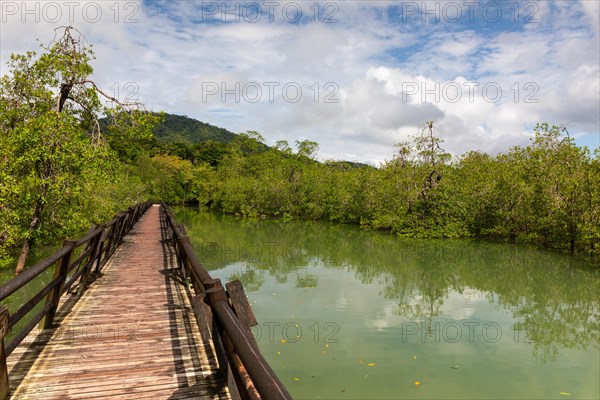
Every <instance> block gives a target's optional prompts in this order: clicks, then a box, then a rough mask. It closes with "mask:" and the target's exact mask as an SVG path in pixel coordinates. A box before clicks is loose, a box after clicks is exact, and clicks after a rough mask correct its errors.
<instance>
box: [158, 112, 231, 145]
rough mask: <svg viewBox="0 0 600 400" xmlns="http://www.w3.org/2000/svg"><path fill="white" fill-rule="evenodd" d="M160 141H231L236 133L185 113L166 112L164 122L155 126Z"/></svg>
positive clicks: (190, 142) (192, 142)
mask: <svg viewBox="0 0 600 400" xmlns="http://www.w3.org/2000/svg"><path fill="white" fill-rule="evenodd" d="M153 132H154V136H155V137H156V141H157V142H159V143H174V142H178V143H187V144H195V143H200V142H204V141H206V140H216V141H218V142H223V143H229V142H231V141H232V140H233V139H234V138H235V136H236V134H235V133H233V132H230V131H228V130H227V129H224V128H219V127H217V126H214V125H211V124H207V123H205V122H201V121H198V120H195V119H193V118H189V117H187V116H185V115H175V114H167V113H165V114H164V122H163V123H161V124H158V125H156V126H155V127H154V130H153Z"/></svg>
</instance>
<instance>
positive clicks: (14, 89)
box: [0, 29, 600, 264]
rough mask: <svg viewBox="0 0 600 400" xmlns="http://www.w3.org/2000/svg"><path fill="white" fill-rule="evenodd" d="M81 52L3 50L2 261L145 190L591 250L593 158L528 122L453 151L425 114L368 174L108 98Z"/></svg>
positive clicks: (305, 146) (598, 184)
mask: <svg viewBox="0 0 600 400" xmlns="http://www.w3.org/2000/svg"><path fill="white" fill-rule="evenodd" d="M92 57H93V54H92V52H91V51H90V49H89V48H87V47H85V46H84V45H83V44H82V43H81V41H80V40H78V39H75V38H74V37H73V36H72V35H71V31H70V30H69V29H67V31H65V34H64V36H63V37H62V38H61V39H60V40H59V41H57V42H55V43H53V44H52V45H51V46H47V47H43V52H42V54H41V55H39V56H38V55H37V54H36V53H35V52H28V53H26V54H24V55H13V56H12V57H11V60H10V61H9V63H8V64H9V69H10V71H11V73H10V74H8V75H4V76H2V78H1V80H0V109H1V110H2V113H1V116H0V221H2V227H1V228H0V229H1V231H0V259H2V260H4V261H3V262H4V263H5V264H8V263H9V262H12V261H11V260H12V257H11V255H12V256H14V251H12V250H11V249H15V248H16V246H22V248H23V252H24V253H25V255H24V257H23V256H21V260H20V262H19V264H22V262H23V259H24V258H26V256H27V253H28V249H29V247H30V245H31V244H32V243H33V242H34V241H36V242H38V243H44V242H49V241H55V240H57V239H60V238H64V237H66V236H73V235H76V234H80V233H81V232H82V231H83V230H85V229H87V228H88V227H89V226H90V225H91V224H92V223H98V222H101V221H104V220H107V219H108V218H110V217H111V216H112V215H113V214H114V213H115V212H116V211H117V210H120V209H123V208H125V207H126V206H129V205H132V204H133V203H135V202H137V201H140V200H145V199H149V198H150V199H154V200H165V201H168V202H171V203H181V202H189V201H197V202H198V203H199V204H201V205H206V206H209V207H212V208H214V209H217V210H221V211H223V212H226V213H233V214H238V215H240V216H244V217H263V216H275V217H281V218H284V219H291V218H305V219H323V220H329V221H336V222H342V223H356V224H360V225H362V226H365V227H368V228H373V229H386V230H390V231H392V232H394V233H396V234H398V235H402V236H411V237H464V236H484V237H494V238H503V239H508V240H511V241H527V242H534V243H537V244H541V245H544V246H549V247H555V248H561V249H570V250H571V251H583V252H586V253H589V252H592V253H596V254H597V253H598V252H599V247H600V246H598V243H599V242H600V152H599V150H598V149H597V150H596V151H595V153H594V154H593V155H592V154H590V152H589V150H588V149H585V148H583V149H582V148H579V147H577V146H576V145H575V144H574V142H573V140H572V138H570V137H569V136H568V134H567V132H566V130H565V128H563V127H560V126H550V125H548V124H540V125H538V126H537V128H536V129H535V132H534V134H535V136H534V138H533V139H532V142H531V144H530V145H529V146H527V147H515V148H512V149H510V150H509V151H508V152H505V153H502V154H499V155H496V156H491V155H488V154H484V153H481V152H477V151H473V152H469V153H467V154H464V155H462V156H460V157H455V158H453V157H451V156H450V155H449V154H447V153H445V152H444V151H443V149H442V140H441V139H440V138H439V137H438V136H437V135H436V134H435V129H434V126H433V122H427V123H425V124H424V125H423V127H422V130H421V131H420V132H419V133H418V134H417V135H416V136H415V137H414V138H413V139H414V140H413V142H412V143H400V144H398V145H397V149H398V151H397V154H396V155H395V157H394V158H393V159H392V160H389V161H387V162H386V163H384V164H383V165H381V166H380V167H379V168H374V167H370V166H366V165H363V164H356V163H348V162H339V161H327V162H318V161H316V153H317V151H318V144H317V143H315V142H311V141H306V140H305V141H302V142H296V151H293V149H292V148H291V147H290V145H289V144H288V143H287V142H285V141H280V142H277V143H276V144H275V145H274V146H273V147H268V146H267V145H266V144H265V143H264V139H263V138H262V137H261V136H260V135H259V134H258V133H256V132H247V133H245V134H240V135H234V134H231V132H228V131H226V130H224V129H220V128H216V127H213V126H211V125H208V124H203V123H199V122H197V121H195V122H194V120H191V119H189V118H186V117H181V116H173V115H168V114H167V115H158V114H154V113H148V112H144V111H143V108H142V107H141V105H140V104H123V103H120V102H119V101H118V99H114V98H112V97H110V96H108V95H106V94H105V93H104V92H102V90H101V89H100V88H99V87H98V86H97V85H96V84H95V83H94V82H93V81H91V80H90V76H91V74H92V72H93V70H92V68H91V66H90V60H91V58H92ZM102 100H104V101H102ZM161 118H164V119H165V121H164V123H162V124H158V125H157V123H159V122H160V120H161ZM153 130H154V135H152V132H153ZM11 251H12V253H11Z"/></svg>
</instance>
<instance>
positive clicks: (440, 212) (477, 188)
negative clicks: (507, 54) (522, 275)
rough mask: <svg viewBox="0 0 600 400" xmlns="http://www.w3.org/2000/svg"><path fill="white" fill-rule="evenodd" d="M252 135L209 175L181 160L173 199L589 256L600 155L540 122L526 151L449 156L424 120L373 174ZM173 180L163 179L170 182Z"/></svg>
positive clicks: (595, 234)
mask: <svg viewBox="0 0 600 400" xmlns="http://www.w3.org/2000/svg"><path fill="white" fill-rule="evenodd" d="M261 142H262V138H261V137H260V136H259V135H257V134H256V133H249V134H243V135H240V136H238V137H236V139H234V140H233V141H232V143H231V145H230V146H229V147H228V149H227V152H226V153H224V155H223V158H222V159H221V160H219V162H218V164H217V166H216V167H212V166H209V165H207V164H206V163H199V162H197V161H195V160H194V159H193V158H187V159H186V157H185V155H184V154H183V153H180V154H172V155H171V156H170V157H177V158H176V159H178V160H181V159H184V160H187V161H188V162H189V164H187V165H186V164H180V165H179V166H180V167H181V169H180V170H179V171H180V172H179V175H180V176H188V177H189V179H188V180H186V179H184V180H182V181H179V182H180V184H176V182H177V181H176V180H170V181H169V182H170V184H171V185H176V187H177V189H176V187H175V186H171V191H170V193H166V192H163V193H162V195H163V196H166V197H167V198H168V199H169V200H170V201H172V202H177V201H184V200H190V199H197V200H198V201H199V202H200V203H201V204H206V205H209V206H210V207H213V208H215V209H218V210H221V211H224V212H226V213H234V214H239V215H242V216H246V217H262V216H276V217H282V218H288V219H289V218H306V219H324V220H330V221H336V222H342V223H355V224H361V225H362V226H365V227H369V228H374V229H386V230H391V231H392V232H394V233H396V234H398V235H401V236H409V237H465V236H479V237H493V238H501V239H507V240H510V241H522V242H532V243H536V244H540V245H544V246H548V247H554V248H560V249H568V250H572V251H576V250H580V251H583V252H596V253H597V252H598V250H599V249H598V244H599V243H600V152H599V150H596V151H595V153H594V155H593V156H592V155H591V154H590V152H589V150H588V149H586V148H583V149H582V148H579V147H577V146H576V145H575V144H574V141H573V139H572V138H570V137H569V136H568V134H567V132H566V130H565V128H564V127H558V126H550V125H548V124H540V125H538V126H537V127H536V129H535V132H534V137H533V138H532V142H531V144H530V145H529V146H527V147H514V148H512V149H510V150H509V151H507V152H505V153H501V154H498V155H496V156H491V155H488V154H485V153H481V152H477V151H473V152H469V153H467V154H464V155H462V156H460V157H458V158H452V157H451V156H450V155H449V154H447V153H445V152H444V151H443V150H442V148H441V145H442V141H441V140H440V138H439V137H437V136H436V135H435V131H434V129H433V123H427V124H425V125H424V128H423V130H422V131H421V133H420V134H419V135H417V136H416V137H415V138H414V142H413V143H401V144H399V145H397V148H398V151H397V154H396V155H395V157H394V158H393V159H392V160H389V161H388V162H386V163H384V164H383V165H381V166H380V167H379V168H373V167H368V166H360V165H358V166H357V165H353V164H346V163H339V162H325V163H320V162H317V161H315V159H314V157H315V153H316V150H317V148H318V145H317V144H316V143H313V142H307V141H304V142H297V145H298V150H297V152H295V153H294V152H293V151H292V149H291V148H290V147H289V145H288V144H287V143H285V142H279V143H277V145H276V146H275V147H272V148H268V149H264V147H261V146H260V144H261ZM174 173H175V171H172V172H171V174H174Z"/></svg>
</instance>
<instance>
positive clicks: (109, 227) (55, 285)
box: [0, 202, 151, 400]
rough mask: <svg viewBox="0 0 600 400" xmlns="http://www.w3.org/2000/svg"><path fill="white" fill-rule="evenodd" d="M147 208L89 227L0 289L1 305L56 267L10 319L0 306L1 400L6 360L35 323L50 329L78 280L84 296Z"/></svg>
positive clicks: (132, 209) (0, 398)
mask: <svg viewBox="0 0 600 400" xmlns="http://www.w3.org/2000/svg"><path fill="white" fill-rule="evenodd" d="M150 205H151V203H150V202H145V203H140V204H137V205H136V206H134V207H130V208H129V209H128V210H127V211H126V212H123V213H119V214H117V215H116V216H115V217H114V218H113V219H112V220H111V221H110V222H108V223H106V224H104V225H99V226H94V227H92V228H91V229H90V231H89V232H88V233H87V234H86V235H85V236H83V237H81V238H79V239H77V240H65V241H64V243H63V246H62V247H61V248H60V249H58V250H57V251H56V252H54V253H53V254H52V255H50V256H49V257H47V258H46V259H44V260H42V261H40V262H38V263H36V264H35V265H33V266H32V267H30V268H28V269H26V270H25V271H24V272H23V273H21V274H19V275H18V276H16V277H15V278H13V279H11V280H10V281H8V282H6V283H4V284H3V285H0V302H1V301H3V300H5V299H6V298H8V297H9V296H11V295H12V294H14V293H15V292H16V291H18V290H19V289H20V288H22V287H23V286H25V285H27V284H28V283H29V282H31V281H32V280H34V279H36V278H37V277H39V276H40V275H41V274H43V273H44V272H45V271H47V270H48V269H49V268H50V267H51V266H53V265H55V264H56V267H55V268H54V276H53V278H52V279H51V280H50V282H49V283H47V284H46V285H44V287H42V288H41V289H40V290H38V291H37V292H36V293H35V294H33V295H32V296H30V298H29V299H28V300H27V301H25V302H24V304H23V305H21V306H20V307H19V308H18V309H17V310H16V311H14V312H12V315H11V313H9V311H8V309H7V308H6V306H4V305H2V304H0V400H3V399H5V398H6V396H7V395H8V390H9V386H8V372H7V368H6V357H8V356H9V355H10V354H11V353H12V351H13V350H14V349H15V348H16V347H17V346H18V345H19V344H20V343H21V342H22V341H23V339H25V337H27V335H28V334H29V333H30V332H31V331H32V330H33V328H35V326H36V325H37V324H38V322H40V321H42V320H43V323H42V324H41V327H42V328H44V329H46V328H50V327H52V325H53V323H54V316H55V315H56V311H57V309H58V304H59V301H60V297H61V296H62V295H63V293H65V292H66V291H68V290H69V289H70V288H71V286H73V284H74V283H75V282H76V281H77V279H79V281H80V283H79V290H78V294H79V295H80V294H81V293H83V291H84V290H85V287H86V284H87V282H88V281H89V278H90V275H91V274H92V272H93V273H98V272H100V270H101V269H102V267H103V266H104V264H106V262H107V261H108V259H109V258H110V256H111V255H112V254H113V253H114V252H115V250H116V249H117V247H118V245H119V244H120V243H121V241H122V239H123V236H124V235H125V234H126V233H127V232H128V231H129V230H130V229H131V228H132V227H133V225H134V224H135V223H136V222H137V221H138V219H139V218H140V216H141V215H142V214H143V213H144V212H145V211H146V210H147V209H148V208H149V207H150ZM82 245H86V247H85V248H84V249H82V251H81V254H79V255H78V256H77V257H76V259H75V260H74V261H71V257H72V256H74V253H75V251H76V249H78V248H79V247H80V246H82ZM94 264H96V267H95V269H94V271H92V267H93V266H94ZM44 299H45V303H44V306H43V307H42V308H41V310H39V311H38V312H36V313H35V315H33V316H32V317H31V319H30V320H29V321H27V323H26V324H25V325H24V326H22V327H20V328H19V330H18V331H17V332H15V333H14V336H13V338H12V339H11V341H10V342H9V343H7V344H6V346H5V343H4V339H5V337H6V335H7V334H8V333H9V332H10V331H11V330H12V328H14V327H15V326H16V324H17V323H19V322H20V321H21V320H22V319H23V318H24V317H25V316H26V315H27V314H28V313H29V312H30V311H31V310H33V309H34V308H35V307H36V306H38V305H39V304H40V303H41V302H42V301H43V300H44Z"/></svg>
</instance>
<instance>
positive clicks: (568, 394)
mask: <svg viewBox="0 0 600 400" xmlns="http://www.w3.org/2000/svg"><path fill="white" fill-rule="evenodd" d="M560 394H562V395H563V396H571V393H569V392H560Z"/></svg>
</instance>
